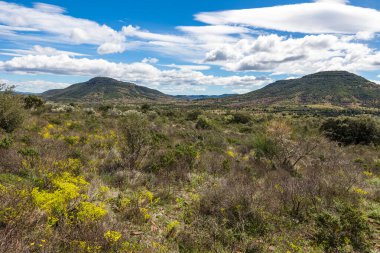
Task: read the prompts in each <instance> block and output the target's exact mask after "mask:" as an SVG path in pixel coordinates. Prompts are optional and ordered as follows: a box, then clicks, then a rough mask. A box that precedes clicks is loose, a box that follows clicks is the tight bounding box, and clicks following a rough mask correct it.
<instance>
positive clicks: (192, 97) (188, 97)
mask: <svg viewBox="0 0 380 253" xmlns="http://www.w3.org/2000/svg"><path fill="white" fill-rule="evenodd" d="M235 95H236V94H222V95H176V96H174V97H175V98H177V99H181V100H201V99H208V98H226V97H231V96H235Z"/></svg>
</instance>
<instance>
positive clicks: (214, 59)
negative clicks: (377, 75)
mask: <svg viewBox="0 0 380 253" xmlns="http://www.w3.org/2000/svg"><path fill="white" fill-rule="evenodd" d="M353 39H354V38H352V37H345V36H336V35H308V36H305V37H301V38H292V37H286V36H279V35H276V34H271V35H262V36H258V37H257V38H251V39H242V40H240V41H238V42H237V43H234V44H225V45H223V46H221V47H219V48H216V49H214V50H211V51H210V52H208V53H207V54H206V58H205V62H207V63H212V64H216V65H220V66H222V67H223V68H225V69H227V70H230V71H264V72H275V73H286V74H305V73H311V72H316V71H322V70H341V69H344V70H348V71H354V72H356V71H360V70H375V69H377V68H378V66H377V63H380V53H379V52H378V51H376V50H373V49H371V48H369V47H368V45H366V44H362V43H358V42H355V41H353Z"/></svg>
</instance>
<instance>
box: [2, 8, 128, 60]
mask: <svg viewBox="0 0 380 253" xmlns="http://www.w3.org/2000/svg"><path fill="white" fill-rule="evenodd" d="M63 12H64V9H63V8H61V7H59V6H54V5H49V4H42V3H38V4H35V5H34V7H33V8H28V7H24V6H22V5H18V4H15V3H7V2H4V1H0V24H2V25H3V30H5V29H4V27H8V28H9V29H8V30H11V31H13V33H12V34H10V35H13V36H16V35H18V37H23V36H24V35H23V34H15V33H14V31H17V30H15V29H12V28H14V27H19V28H22V29H23V30H25V29H29V31H38V32H40V33H44V34H43V35H41V34H40V35H38V37H40V38H44V37H46V39H47V40H50V41H51V40H52V38H51V37H49V36H53V37H54V38H55V42H60V43H74V44H91V45H98V46H99V49H98V51H100V53H115V52H121V51H122V49H123V46H124V44H125V36H123V35H122V34H121V33H120V32H118V31H115V30H113V29H112V28H110V27H108V26H106V25H100V24H98V23H96V22H94V21H90V20H87V19H80V18H74V17H71V16H68V15H64V14H63ZM28 36H31V35H28ZM35 37H37V35H35Z"/></svg>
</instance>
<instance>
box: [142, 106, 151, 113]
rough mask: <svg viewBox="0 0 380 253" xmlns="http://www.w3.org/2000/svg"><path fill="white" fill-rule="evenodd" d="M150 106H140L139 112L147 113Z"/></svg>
mask: <svg viewBox="0 0 380 253" xmlns="http://www.w3.org/2000/svg"><path fill="white" fill-rule="evenodd" d="M150 108H151V107H150V105H149V104H143V105H142V106H141V111H143V112H147V111H149V110H150Z"/></svg>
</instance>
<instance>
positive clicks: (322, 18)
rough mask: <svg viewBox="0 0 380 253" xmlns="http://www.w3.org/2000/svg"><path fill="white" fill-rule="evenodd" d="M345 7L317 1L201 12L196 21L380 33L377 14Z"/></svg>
mask: <svg viewBox="0 0 380 253" xmlns="http://www.w3.org/2000/svg"><path fill="white" fill-rule="evenodd" d="M346 3H347V1H344V0H318V1H316V2H314V3H302V4H292V5H281V6H274V7H266V8H254V9H242V10H227V11H220V12H204V13H199V14H197V15H195V18H196V20H198V21H201V22H204V23H207V24H212V25H243V26H250V27H256V28H263V29H272V30H279V31H285V32H300V33H306V34H310V33H315V34H320V33H339V34H356V33H358V32H380V26H379V25H378V24H379V23H380V12H379V11H377V10H375V9H369V8H363V7H358V6H352V5H348V4H346Z"/></svg>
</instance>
